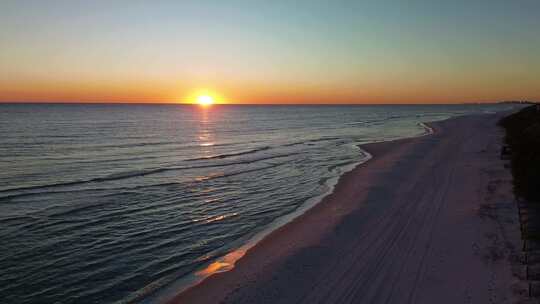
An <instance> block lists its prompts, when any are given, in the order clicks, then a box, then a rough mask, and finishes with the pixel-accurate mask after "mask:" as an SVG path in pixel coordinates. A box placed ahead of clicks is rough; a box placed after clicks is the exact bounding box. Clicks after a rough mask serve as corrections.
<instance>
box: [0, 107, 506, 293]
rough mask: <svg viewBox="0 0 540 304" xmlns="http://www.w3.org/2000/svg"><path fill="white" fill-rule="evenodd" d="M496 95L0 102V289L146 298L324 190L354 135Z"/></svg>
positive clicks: (415, 131)
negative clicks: (390, 102)
mask: <svg viewBox="0 0 540 304" xmlns="http://www.w3.org/2000/svg"><path fill="white" fill-rule="evenodd" d="M508 107H510V106H508V105H499V106H489V105H485V106H213V107H210V108H206V109H203V108H199V107H196V106H180V105H154V106H151V105H6V104H5V105H0V239H1V240H0V299H2V303H55V302H62V303H112V302H130V301H139V300H141V299H145V298H147V297H148V296H149V295H151V294H153V293H154V292H155V291H158V290H160V289H162V288H163V287H166V286H167V285H169V284H170V283H172V282H175V281H178V280H180V279H182V278H183V277H185V276H186V275H188V274H190V273H193V272H194V271H196V270H198V269H201V268H203V267H204V266H205V265H208V264H209V263H211V262H212V261H213V260H214V259H216V258H217V257H220V256H223V255H224V254H226V253H227V252H230V251H231V250H232V249H234V248H236V247H238V246H240V245H242V244H243V243H245V242H246V241H247V240H249V239H250V238H251V237H252V236H253V235H254V234H256V233H257V232H260V231H261V230H263V229H266V228H267V227H268V226H269V225H270V224H271V223H272V222H273V221H275V220H276V219H278V218H281V217H282V216H284V215H287V214H290V213H291V212H293V211H295V210H296V209H297V208H299V206H302V204H304V203H305V202H306V201H308V200H310V199H312V200H313V199H315V198H318V197H321V196H322V195H324V194H325V193H327V192H328V191H329V190H330V186H329V181H330V180H332V179H335V178H336V177H338V176H339V175H340V174H341V173H342V172H343V170H344V168H346V167H347V166H349V167H351V165H353V164H355V163H358V162H361V161H362V159H364V158H365V157H366V154H364V153H363V152H362V151H361V150H360V149H358V148H357V147H356V145H357V144H361V143H366V142H372V141H380V140H388V139H393V138H399V137H406V136H415V135H419V134H422V133H423V132H424V129H423V128H422V127H421V126H419V124H418V123H419V122H423V121H430V120H437V119H443V118H446V117H449V116H452V115H458V114H465V113H475V112H486V111H497V110H503V109H507V108H508Z"/></svg>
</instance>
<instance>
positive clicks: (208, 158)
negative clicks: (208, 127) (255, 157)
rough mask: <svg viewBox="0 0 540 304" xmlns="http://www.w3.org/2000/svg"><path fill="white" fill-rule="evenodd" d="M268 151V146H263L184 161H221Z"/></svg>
mask: <svg viewBox="0 0 540 304" xmlns="http://www.w3.org/2000/svg"><path fill="white" fill-rule="evenodd" d="M268 149H270V147H269V146H264V147H261V148H256V149H252V150H246V151H241V152H234V153H223V154H216V155H212V156H205V157H197V158H190V159H185V160H184V161H198V160H210V159H223V158H228V157H234V156H242V155H248V154H253V153H257V152H260V151H265V150H268Z"/></svg>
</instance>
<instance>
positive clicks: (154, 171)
mask: <svg viewBox="0 0 540 304" xmlns="http://www.w3.org/2000/svg"><path fill="white" fill-rule="evenodd" d="M297 154H300V153H288V154H281V155H270V156H266V157H260V158H256V159H248V160H244V161H238V162H230V163H223V164H209V165H200V166H184V167H168V168H156V169H147V170H136V171H128V172H121V173H114V174H110V175H107V176H104V177H96V178H91V179H87V180H78V181H70V182H59V183H54V184H47V185H37V186H29V187H19V188H10V189H4V190H0V194H2V193H6V194H7V195H5V196H0V200H5V199H13V198H15V197H21V196H23V195H31V194H42V193H44V192H33V193H28V192H26V193H15V194H10V193H13V192H17V191H32V190H43V189H50V188H58V187H70V186H78V185H83V184H90V183H100V182H109V181H116V180H122V179H128V178H136V177H144V176H147V175H152V174H158V173H163V172H168V171H180V170H191V169H204V168H214V167H226V166H234V165H243V164H251V163H255V162H259V161H264V160H270V159H276V158H283V157H289V156H293V155H297ZM1 202H2V201H0V203H1Z"/></svg>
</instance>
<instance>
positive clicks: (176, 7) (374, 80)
mask: <svg viewBox="0 0 540 304" xmlns="http://www.w3.org/2000/svg"><path fill="white" fill-rule="evenodd" d="M0 42H1V45H2V48H1V52H0V101H1V102H145V103H148V102H184V101H186V100H187V99H188V98H189V97H188V96H191V95H192V94H194V93H193V92H196V91H197V90H201V89H208V90H211V91H212V92H215V94H217V95H219V96H221V97H222V99H223V102H227V103H452V102H458V103H461V102H483V101H498V100H540V55H539V54H540V1H538V0H515V1H503V0H471V1H465V0H457V1H427V0H426V1H421V0H412V1H388V0H383V1H315V0H314V1H298V2H296V3H291V2H290V1H92V2H90V1H25V0H17V1H15V0H6V1H2V3H1V4H0Z"/></svg>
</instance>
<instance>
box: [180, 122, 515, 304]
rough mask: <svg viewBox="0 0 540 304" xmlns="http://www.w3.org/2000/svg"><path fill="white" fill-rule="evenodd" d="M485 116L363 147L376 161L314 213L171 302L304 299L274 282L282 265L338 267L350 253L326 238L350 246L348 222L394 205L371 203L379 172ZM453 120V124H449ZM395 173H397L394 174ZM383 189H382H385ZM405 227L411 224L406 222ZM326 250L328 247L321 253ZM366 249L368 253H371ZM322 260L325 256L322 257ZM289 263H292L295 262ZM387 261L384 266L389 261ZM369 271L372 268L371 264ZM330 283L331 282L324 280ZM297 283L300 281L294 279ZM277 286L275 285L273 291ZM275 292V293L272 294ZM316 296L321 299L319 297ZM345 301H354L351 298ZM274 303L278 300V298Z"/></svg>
mask: <svg viewBox="0 0 540 304" xmlns="http://www.w3.org/2000/svg"><path fill="white" fill-rule="evenodd" d="M493 116H499V115H491V116H489V117H491V120H493ZM471 117H473V118H471ZM479 117H480V118H479ZM482 117H483V118H484V119H483V120H489V118H485V117H488V116H486V115H470V116H461V117H454V118H450V119H448V120H444V121H438V122H434V123H430V124H429V125H430V127H431V128H432V130H431V131H432V132H433V131H435V133H431V134H432V136H425V135H427V134H422V135H419V136H417V137H412V138H404V139H396V140H391V141H386V142H376V143H370V144H364V145H361V149H363V150H366V151H367V152H368V153H369V154H371V155H375V157H374V158H373V159H371V161H369V162H364V163H361V164H358V165H356V166H355V167H354V169H353V170H351V171H349V172H346V173H344V174H342V175H341V176H340V177H339V179H338V183H337V185H335V187H334V191H333V192H332V193H330V194H328V195H326V196H325V197H324V198H323V199H322V200H321V201H320V202H319V203H317V204H315V205H314V206H313V207H311V208H309V209H308V210H307V211H305V212H304V213H303V214H301V215H299V216H298V217H296V218H294V219H293V220H292V221H290V222H288V223H286V224H285V225H283V226H281V227H278V228H277V229H275V230H273V231H272V232H270V233H269V234H268V235H266V236H265V237H263V238H262V240H261V241H260V242H257V243H256V244H254V245H256V246H254V247H250V248H248V249H247V250H243V251H242V252H240V253H238V252H236V253H235V251H233V252H232V253H231V254H233V255H234V254H239V257H242V256H243V258H242V259H239V258H237V259H235V260H234V262H236V264H237V265H236V266H235V267H234V268H232V269H231V270H230V271H228V272H221V273H213V274H212V275H211V276H208V277H205V278H204V279H203V280H202V281H201V282H200V283H198V284H196V285H193V286H191V287H189V288H187V289H185V290H184V291H183V292H180V293H178V294H177V295H176V296H174V297H173V298H172V299H171V300H170V303H213V302H219V301H216V300H217V299H219V300H220V301H224V302H239V299H242V301H243V300H246V299H251V300H254V299H257V300H258V301H259V300H260V298H261V296H262V298H263V299H265V298H268V294H266V293H268V292H270V293H272V292H274V293H275V294H274V293H272V294H273V295H274V296H276V295H280V294H282V295H283V294H285V295H286V297H287V299H286V300H284V302H289V298H295V297H297V294H303V295H304V296H306V294H305V291H302V290H297V291H295V290H291V289H293V288H292V287H287V286H282V284H281V283H275V278H273V277H274V275H275V276H280V274H281V273H282V272H283V271H284V270H285V272H288V271H287V270H286V269H284V268H283V265H288V266H289V268H295V269H296V270H297V271H298V270H300V271H301V272H305V271H306V265H302V264H304V261H305V260H306V258H299V257H298V255H299V254H300V256H301V255H302V254H305V255H307V260H310V261H311V262H310V263H308V264H312V265H307V266H308V267H307V268H308V270H309V269H311V268H315V269H317V272H319V271H320V269H318V267H317V266H319V264H321V263H322V264H321V265H322V266H323V267H322V268H325V267H324V264H325V259H328V260H329V261H332V262H337V263H338V264H339V261H334V260H333V259H330V258H324V256H326V255H328V256H333V255H335V253H333V252H332V251H337V252H338V254H342V255H344V256H347V255H350V254H347V253H346V251H343V250H340V249H339V248H340V247H339V246H338V247H337V248H334V247H333V246H332V248H334V250H330V248H329V247H326V246H324V245H321V243H327V242H324V241H325V240H326V239H330V240H331V243H332V244H333V245H336V244H335V243H336V242H337V244H338V245H343V244H345V243H343V242H350V240H351V239H350V238H346V239H342V238H340V237H339V236H336V229H337V230H342V229H341V228H340V227H341V226H343V225H345V226H348V224H347V222H349V218H351V217H356V220H358V219H359V218H358V217H362V216H367V217H368V219H367V220H368V221H369V218H370V217H372V216H375V217H377V214H379V215H380V214H384V213H385V210H386V208H389V207H391V206H392V205H391V202H390V203H388V202H385V203H384V204H381V206H375V207H374V206H368V205H371V204H373V203H371V204H370V201H371V200H370V199H369V196H370V195H368V194H370V193H369V192H370V191H373V190H372V188H377V187H382V188H384V183H385V182H384V180H379V181H377V180H376V179H378V178H377V175H380V174H379V173H378V172H377V171H385V170H389V169H390V171H392V167H394V166H396V165H399V164H400V162H401V160H402V159H403V158H404V155H406V154H408V153H411V151H413V152H414V151H415V150H418V148H419V147H418V146H419V145H422V146H426V145H427V146H429V144H430V143H431V144H433V142H436V140H434V137H435V138H436V139H437V138H439V137H444V136H445V133H446V132H448V129H446V128H444V127H442V126H441V125H444V124H452V121H453V122H454V123H455V122H456V121H459V120H465V121H466V120H482ZM449 121H450V123H448V122H449ZM493 128H495V126H493ZM428 131H429V129H428ZM462 133H463V132H462ZM460 135H464V134H460ZM425 142H427V143H425ZM447 150H448V149H447ZM366 167H367V169H366ZM361 169H362V170H361ZM370 171H371V172H370ZM394 171H396V170H395V169H394ZM398 171H400V172H398V175H403V170H398ZM366 176H367V177H375V180H373V178H370V179H366V180H365V181H364V182H362V183H361V184H360V185H359V184H358V181H359V178H362V177H366ZM379 178H380V177H379ZM381 184H383V185H382V186H381ZM405 184H406V183H405ZM407 186H408V185H405V188H407ZM416 192H418V193H416V196H417V197H421V196H422V193H420V192H419V191H416ZM384 196H385V195H384V194H382V193H379V194H378V197H376V198H377V200H378V201H386V200H389V199H388V198H385V197H384ZM443 196H444V195H443ZM442 199H444V198H442ZM442 199H441V200H442ZM382 205H385V206H382ZM385 207H386V208H385ZM403 208H405V209H407V208H409V209H410V208H411V207H408V206H406V205H403V206H401V207H400V209H398V210H401V211H402V210H403ZM373 209H375V210H373ZM370 210H371V211H370ZM366 211H368V212H366ZM363 212H366V214H364V215H361V214H357V213H363ZM434 212H435V211H434ZM368 213H375V214H371V216H370V215H369V214H368ZM398 214H399V213H398ZM435 214H437V213H435ZM391 215H392V216H396V213H393V214H391ZM380 221H387V220H385V219H384V218H377V221H375V223H377V222H380ZM404 223H407V222H406V221H404ZM408 225H410V223H407V226H406V227H405V228H407V227H408ZM433 225H435V224H433ZM343 232H344V234H345V235H349V234H351V233H352V232H351V231H350V229H344V231H343ZM394 232H395V233H398V235H399V234H401V232H400V231H399V230H397V231H394ZM382 233H383V232H382V231H381V234H382ZM432 233H433V232H431V234H432ZM338 234H339V233H338ZM349 236H350V235H349ZM390 237H391V238H395V237H396V236H392V235H390ZM336 239H337V240H336ZM360 239H362V238H360ZM374 241H376V239H374ZM321 246H322V247H323V248H318V247H321ZM309 248H311V250H309V251H315V252H317V251H321V250H322V253H319V254H315V256H312V255H313V253H307V252H305V251H306V250H307V249H309ZM365 249H366V250H369V249H368V248H365ZM413 250H414V249H413ZM246 251H247V252H246ZM395 254H396V253H395ZM321 255H322V256H323V257H321ZM288 260H290V263H289V261H288ZM364 260H365V261H368V262H369V259H367V258H364ZM390 260H391V259H390ZM234 262H233V263H234ZM299 262H302V263H300V265H299ZM382 262H383V263H384V262H385V261H382ZM291 263H292V264H291ZM390 264H391V265H389V267H391V266H393V265H394V264H395V263H390ZM365 266H366V267H367V268H369V263H368V265H365ZM231 267H232V265H231ZM505 269H506V268H505ZM359 270H362V269H359ZM297 271H295V272H293V273H291V274H290V275H293V276H295V277H297V279H298V282H297V283H296V284H300V286H302V285H306V284H309V280H308V278H311V276H306V275H305V274H298V272H297ZM327 271H328V273H327V274H326V276H329V277H332V275H333V274H332V272H335V271H333V270H332V268H330V269H328V270H327ZM308 272H309V271H308ZM347 272H349V271H348V270H347V271H345V273H347ZM269 274H271V275H269ZM506 274H508V273H506ZM344 275H345V274H343V273H340V275H339V276H338V277H336V279H338V278H339V277H342V276H344ZM269 276H270V278H269ZM387 276H388V274H387ZM323 277H324V276H323ZM289 278H290V277H289ZM328 279H329V278H326V279H323V280H328ZM305 280H307V282H304V281H305ZM293 281H296V279H294V280H293ZM329 281H333V280H329ZM348 282H349V280H345V281H342V283H343V284H345V283H348ZM260 284H263V285H260ZM318 284H320V283H318ZM272 285H276V286H274V288H272ZM256 286H259V287H262V286H265V287H264V288H265V289H267V290H266V291H263V290H258V289H259V288H256ZM276 287H278V289H279V290H280V292H276V291H275V289H276ZM273 289H274V291H272V290H273ZM345 289H349V288H345ZM257 290H258V291H257ZM268 290H269V291H268ZM368 290H369V288H368ZM314 293H315V294H317V293H318V292H314ZM332 293H335V292H334V291H332V290H326V293H325V297H322V296H321V295H320V294H319V295H318V296H316V295H315V296H314V295H313V294H308V296H310V297H313V298H312V299H311V300H319V299H320V298H325V299H328V297H331V296H332ZM261 294H262V295H261ZM368 294H369V293H368ZM342 296H343V294H342ZM412 297H413V298H415V297H416V295H413V296H412ZM345 299H349V300H350V298H345ZM274 300H276V299H275V298H274ZM281 300H283V299H281ZM242 301H240V302H242ZM269 303H270V302H269Z"/></svg>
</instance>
